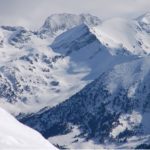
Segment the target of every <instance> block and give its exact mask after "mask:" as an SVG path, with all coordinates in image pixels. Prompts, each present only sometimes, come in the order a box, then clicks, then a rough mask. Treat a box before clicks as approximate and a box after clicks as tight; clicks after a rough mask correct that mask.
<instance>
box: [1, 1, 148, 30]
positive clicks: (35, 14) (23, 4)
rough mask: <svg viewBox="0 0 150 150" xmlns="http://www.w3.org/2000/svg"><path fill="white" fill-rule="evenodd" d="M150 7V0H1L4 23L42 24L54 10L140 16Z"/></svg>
mask: <svg viewBox="0 0 150 150" xmlns="http://www.w3.org/2000/svg"><path fill="white" fill-rule="evenodd" d="M149 10H150V0H0V25H2V24H4V25H22V26H25V27H30V28H38V27H40V26H41V25H42V24H43V22H44V20H45V19H46V17H47V16H49V15H50V14H52V13H63V12H68V13H76V14H79V13H91V14H93V15H97V16H99V17H100V18H102V19H107V18H111V17H114V16H123V17H136V16H138V15H140V14H142V13H145V12H148V11H149Z"/></svg>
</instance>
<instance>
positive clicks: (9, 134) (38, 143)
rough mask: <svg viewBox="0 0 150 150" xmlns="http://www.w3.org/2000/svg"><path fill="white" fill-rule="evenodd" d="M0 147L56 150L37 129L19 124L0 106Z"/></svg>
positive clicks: (10, 149) (21, 149)
mask: <svg viewBox="0 0 150 150" xmlns="http://www.w3.org/2000/svg"><path fill="white" fill-rule="evenodd" d="M0 149H1V150H8V149H9V150H16V149H19V150H33V149H36V150H56V148H55V147H54V146H52V145H51V144H50V143H49V142H48V141H47V140H45V139H44V138H43V137H42V136H41V135H40V134H39V133H38V132H37V131H34V130H33V129H31V128H29V127H27V126H25V125H23V124H21V123H20V122H18V121H17V120H16V119H15V118H14V117H13V116H11V115H10V114H9V113H7V112H6V111H5V110H3V109H2V108H0Z"/></svg>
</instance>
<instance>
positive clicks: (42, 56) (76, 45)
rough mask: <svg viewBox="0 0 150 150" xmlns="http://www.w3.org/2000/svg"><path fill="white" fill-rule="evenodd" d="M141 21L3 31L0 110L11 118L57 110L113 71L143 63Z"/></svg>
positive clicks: (61, 23)
mask: <svg viewBox="0 0 150 150" xmlns="http://www.w3.org/2000/svg"><path fill="white" fill-rule="evenodd" d="M147 16H148V14H145V15H143V18H147ZM140 19H142V17H140ZM140 19H134V20H125V19H111V20H108V21H103V22H102V21H101V20H100V19H98V18H97V17H95V16H92V15H89V14H81V15H73V14H55V15H51V16H50V17H48V18H47V19H46V21H45V23H44V25H43V26H42V27H41V28H40V29H39V30H38V31H37V32H33V31H29V30H27V29H25V28H23V27H10V26H2V27H1V28H0V41H1V42H0V43H1V44H0V57H1V60H0V98H1V101H0V106H2V107H3V108H5V109H7V110H9V111H10V112H12V113H15V114H18V113H19V112H24V113H30V112H36V111H38V110H40V109H42V108H44V107H46V106H48V107H52V106H55V105H57V104H59V103H60V102H62V101H64V100H66V99H68V98H69V97H70V96H72V95H73V94H75V93H77V92H78V91H80V90H81V89H82V88H83V87H84V86H85V85H87V84H88V83H89V82H91V81H93V80H94V79H95V78H97V77H98V76H99V75H100V74H102V73H104V72H105V71H108V70H110V69H111V68H112V67H114V66H115V65H117V64H121V63H124V62H129V61H132V60H135V59H138V58H139V57H146V56H147V55H149V47H150V46H149V44H150V43H149V41H150V40H149V38H150V36H149V32H147V30H145V28H143V27H142V26H141V24H140V23H139V20H140ZM147 24H148V23H147ZM60 95H61V96H60Z"/></svg>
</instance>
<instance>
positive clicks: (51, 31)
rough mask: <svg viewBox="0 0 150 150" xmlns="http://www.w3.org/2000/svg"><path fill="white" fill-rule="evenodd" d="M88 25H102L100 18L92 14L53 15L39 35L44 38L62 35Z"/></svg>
mask: <svg viewBox="0 0 150 150" xmlns="http://www.w3.org/2000/svg"><path fill="white" fill-rule="evenodd" d="M83 23H84V24H86V25H88V26H96V25H99V24H100V23H101V20H100V19H99V18H98V17H95V16H92V15H90V14H80V15H75V14H69V13H63V14H52V15H51V16H49V17H48V18H47V19H46V21H45V23H44V25H43V26H42V27H41V29H40V31H39V34H40V35H41V36H42V37H47V36H55V35H57V34H58V33H59V34H60V33H62V32H65V31H67V30H68V29H71V28H73V27H75V26H77V25H81V24H83Z"/></svg>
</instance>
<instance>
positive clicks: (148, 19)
mask: <svg viewBox="0 0 150 150" xmlns="http://www.w3.org/2000/svg"><path fill="white" fill-rule="evenodd" d="M137 20H138V21H139V22H142V23H145V24H150V12H147V13H145V14H143V15H141V16H139V17H138V18H137Z"/></svg>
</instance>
